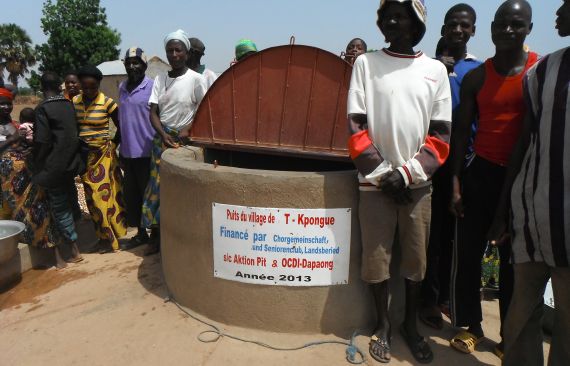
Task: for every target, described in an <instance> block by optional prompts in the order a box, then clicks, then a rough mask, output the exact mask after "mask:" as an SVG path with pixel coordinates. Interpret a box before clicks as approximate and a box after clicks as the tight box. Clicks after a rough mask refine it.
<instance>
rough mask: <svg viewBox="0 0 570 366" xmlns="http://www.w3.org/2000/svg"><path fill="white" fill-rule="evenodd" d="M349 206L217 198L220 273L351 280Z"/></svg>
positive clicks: (255, 279)
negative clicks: (267, 204) (254, 203)
mask: <svg viewBox="0 0 570 366" xmlns="http://www.w3.org/2000/svg"><path fill="white" fill-rule="evenodd" d="M350 215H351V210H350V209H349V208H335V209H292V208H261V207H245V206H233V205H225V204H220V203H213V204H212V224H213V242H214V276H215V277H219V278H224V279H227V280H232V281H239V282H248V283H255V284H262V285H278V286H328V285H339V284H346V283H348V267H349V262H350V222H351V218H350Z"/></svg>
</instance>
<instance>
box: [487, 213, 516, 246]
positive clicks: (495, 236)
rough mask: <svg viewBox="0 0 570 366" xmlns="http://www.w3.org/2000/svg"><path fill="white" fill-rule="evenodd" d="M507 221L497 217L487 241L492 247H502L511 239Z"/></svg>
mask: <svg viewBox="0 0 570 366" xmlns="http://www.w3.org/2000/svg"><path fill="white" fill-rule="evenodd" d="M507 227H508V225H507V221H506V219H501V218H498V217H496V216H495V219H494V220H493V224H491V228H490V229H489V232H488V233H487V239H488V240H489V243H490V244H491V245H502V244H504V243H505V242H506V241H507V239H509V237H510V235H509V231H508V230H507Z"/></svg>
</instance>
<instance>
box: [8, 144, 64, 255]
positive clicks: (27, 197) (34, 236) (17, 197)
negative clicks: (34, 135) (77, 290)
mask: <svg viewBox="0 0 570 366" xmlns="http://www.w3.org/2000/svg"><path fill="white" fill-rule="evenodd" d="M28 153H29V151H28V152H22V151H15V150H9V151H7V152H5V153H3V154H2V156H1V157H0V181H1V184H2V194H1V195H0V205H1V207H2V209H1V210H0V212H1V215H2V217H1V218H2V219H5V220H15V221H20V222H22V223H23V224H24V225H25V226H26V228H25V229H24V231H23V232H22V234H21V240H22V242H24V243H25V244H28V245H32V246H34V247H38V248H50V247H53V246H55V245H56V244H58V243H60V242H61V240H62V237H61V235H60V233H59V231H58V229H57V226H56V225H55V221H54V220H53V218H52V217H51V213H50V208H49V202H48V198H47V195H46V192H45V191H44V190H43V189H42V188H41V187H39V186H38V185H36V184H33V183H32V174H31V172H30V171H29V170H28V168H27V167H26V162H25V159H26V156H27V155H28Z"/></svg>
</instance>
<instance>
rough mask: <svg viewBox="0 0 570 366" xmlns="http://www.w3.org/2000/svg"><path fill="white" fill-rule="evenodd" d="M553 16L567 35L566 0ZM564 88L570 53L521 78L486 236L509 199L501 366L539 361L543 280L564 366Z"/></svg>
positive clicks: (567, 297)
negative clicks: (518, 128) (513, 137)
mask: <svg viewBox="0 0 570 366" xmlns="http://www.w3.org/2000/svg"><path fill="white" fill-rule="evenodd" d="M556 14H557V15H558V17H557V19H556V28H557V29H558V34H559V35H560V36H562V37H568V36H570V1H569V0H564V2H563V4H562V6H561V7H560V9H558V11H557V12H556ZM569 83H570V49H569V48H563V49H561V50H559V51H557V52H554V53H552V54H550V55H548V56H546V57H544V58H543V59H542V60H541V61H540V63H539V64H538V65H536V66H535V67H533V68H532V69H530V70H529V72H528V73H527V76H526V78H525V88H524V89H525V90H524V91H525V96H526V97H527V98H526V99H525V100H526V102H527V104H526V107H527V114H526V119H525V122H524V125H523V129H522V132H521V137H520V139H519V141H518V143H517V145H516V147H515V150H514V152H513V156H512V158H511V161H510V165H509V170H508V172H507V178H506V179H505V188H504V190H503V195H502V199H501V203H500V205H499V209H497V216H496V218H495V223H494V225H493V229H492V230H491V232H490V234H489V236H490V239H491V244H501V241H502V240H501V239H502V238H501V236H502V234H504V233H505V232H506V227H507V222H508V221H509V212H508V207H509V200H511V202H512V210H513V233H514V237H513V242H512V248H513V257H512V259H513V263H514V265H513V267H514V273H515V287H514V292H513V300H512V302H511V306H510V308H509V312H508V314H507V319H506V321H505V356H504V359H503V365H505V366H514V365H529V366H539V365H540V366H542V365H543V364H544V360H543V349H542V342H543V340H542V331H541V319H542V311H543V307H544V305H543V302H544V300H543V295H544V288H545V287H546V283H547V282H548V278H549V277H551V278H552V284H553V292H554V304H555V310H554V327H553V330H552V340H551V343H550V355H549V360H548V364H549V365H550V366H555V365H568V364H570V349H569V348H568V342H570V313H569V311H570V291H569V287H568V284H570V265H569V263H570V235H568V228H570V221H569V220H570V210H569V209H568V208H569V207H570V204H569V203H570V190H569V188H570V170H569V166H568V164H567V162H568V161H569V160H570V154H569V151H570V150H568V146H570V139H569V136H570V135H569V134H568V120H567V116H568V114H567V113H568V110H569V107H570V105H569V99H568V84H569ZM544 151H546V152H548V153H547V154H541V152H544ZM511 188H512V192H511ZM531 192H532V193H531Z"/></svg>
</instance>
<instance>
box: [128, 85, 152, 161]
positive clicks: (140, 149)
mask: <svg viewBox="0 0 570 366" xmlns="http://www.w3.org/2000/svg"><path fill="white" fill-rule="evenodd" d="M153 83H154V82H153V81H152V79H150V78H148V77H146V76H145V78H144V79H143V81H142V82H141V83H140V84H139V85H138V86H137V87H136V88H135V89H133V91H132V92H130V93H129V91H128V90H127V82H126V81H123V82H122V83H121V85H119V125H120V127H121V146H120V147H119V151H120V153H121V156H122V157H125V158H144V157H150V151H151V148H152V139H153V137H154V135H155V133H156V131H155V130H154V128H153V127H152V125H151V123H150V106H149V104H148V100H149V98H150V93H151V92H152V86H153Z"/></svg>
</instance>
